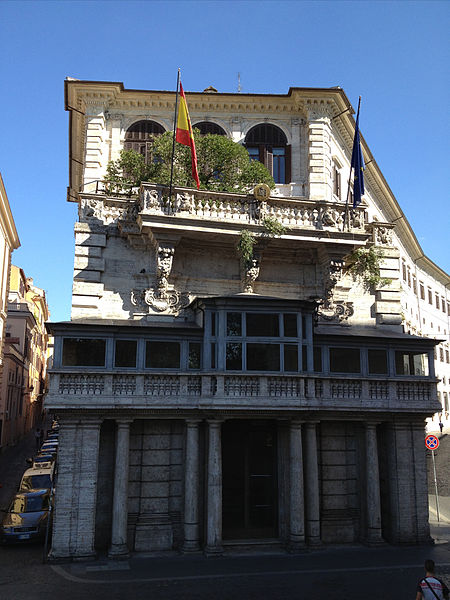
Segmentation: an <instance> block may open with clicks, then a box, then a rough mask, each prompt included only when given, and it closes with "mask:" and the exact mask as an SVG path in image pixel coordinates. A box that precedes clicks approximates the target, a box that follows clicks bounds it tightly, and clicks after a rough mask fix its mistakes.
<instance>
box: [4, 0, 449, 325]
mask: <svg viewBox="0 0 450 600" xmlns="http://www.w3.org/2000/svg"><path fill="white" fill-rule="evenodd" d="M449 17H450V3H449V2H436V1H430V0H429V1H427V2H408V1H401V2H384V1H378V2H370V1H361V2H341V1H334V2H327V1H322V2H320V1H314V2H295V1H293V2H283V1H278V2H272V1H270V0H268V1H266V2H264V1H254V2H253V1H250V2H241V1H239V0H235V1H231V2H229V1H226V0H222V1H221V2H209V1H203V2H202V1H198V2H190V1H185V2H176V1H172V2H150V1H149V2H133V1H128V2H113V1H105V2H97V1H95V0H93V1H88V2H85V1H78V2H71V1H59V2H39V1H34V2H22V1H20V0H16V1H13V2H9V1H5V0H3V1H2V2H0V55H1V56H2V60H1V61H0V62H1V65H0V73H1V81H2V91H1V93H0V118H1V142H0V171H1V172H2V175H3V179H4V182H5V186H6V190H7V193H8V197H9V201H10V204H11V207H12V211H13V215H14V218H15V222H16V226H17V229H18V232H19V236H20V240H21V243H22V246H21V248H20V249H19V250H18V251H16V252H15V253H14V254H13V262H14V264H17V265H19V266H21V267H22V268H23V269H24V270H25V272H26V274H27V275H28V276H32V277H34V281H35V284H36V285H38V286H40V287H43V288H44V289H45V290H46V291H47V294H48V300H49V304H50V310H51V313H52V316H51V318H52V320H54V321H57V320H66V319H68V318H69V315H70V295H71V285H72V267H73V249H74V241H73V224H74V222H75V221H76V218H77V214H76V205H74V204H69V203H67V202H66V187H67V185H68V147H67V134H68V113H66V112H65V111H64V102H63V81H64V78H65V77H66V76H67V75H68V76H71V77H75V78H78V79H88V80H89V79H90V80H104V81H123V82H124V84H125V87H128V88H138V89H174V88H175V84H176V73H177V68H178V67H180V68H181V69H182V78H183V85H184V87H185V89H186V91H187V92H189V90H192V91H201V90H203V89H204V88H206V87H207V86H208V85H214V86H215V87H216V88H217V89H218V90H219V91H221V92H230V91H237V74H238V72H240V73H241V85H242V91H243V92H247V93H252V92H259V93H271V92H273V93H287V91H288V89H289V87H290V86H299V87H303V86H304V87H308V86H311V87H314V86H317V87H329V86H334V85H339V86H341V87H343V88H344V90H345V92H346V93H347V96H348V97H349V99H350V101H351V102H352V103H353V105H354V106H356V105H357V98H358V96H359V95H361V96H362V109H361V117H360V126H361V131H362V133H363V135H364V137H365V139H366V141H367V143H368V144H369V147H370V148H371V151H372V153H373V154H374V156H375V158H376V160H377V162H378V165H379V166H380V168H381V170H382V171H383V173H384V175H385V177H386V179H387V181H388V183H389V185H390V187H391V189H392V191H393V192H394V194H395V196H396V197H397V200H398V202H399V203H400V205H401V207H402V209H403V211H404V212H405V214H406V216H407V218H408V220H409V222H410V224H411V225H412V227H413V229H414V231H415V233H416V236H417V238H418V240H419V242H420V244H421V245H422V248H423V250H424V252H425V254H426V255H427V256H429V257H430V258H431V259H432V260H433V261H435V262H436V263H437V264H438V265H439V266H440V267H442V268H443V269H445V270H446V271H447V272H448V271H449V270H450V256H449V251H448V241H447V240H448V234H449V224H450V223H449V211H448V189H447V185H448V179H449V178H448V174H449V161H448V139H449V133H450V132H449V120H448V97H449V80H448V65H449V64H450V60H449V59H450V56H449V55H450V51H449V48H450V46H449V43H448V31H449V30H450V18H449ZM7 57H9V60H6V58H7Z"/></svg>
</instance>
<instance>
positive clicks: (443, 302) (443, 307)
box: [441, 298, 445, 314]
mask: <svg viewBox="0 0 450 600" xmlns="http://www.w3.org/2000/svg"><path fill="white" fill-rule="evenodd" d="M441 310H442V312H443V313H444V314H445V299H444V298H441Z"/></svg>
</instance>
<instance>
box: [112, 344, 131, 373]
mask: <svg viewBox="0 0 450 600" xmlns="http://www.w3.org/2000/svg"><path fill="white" fill-rule="evenodd" d="M136 350H137V342H136V340H116V353H115V357H114V366H115V367H135V366H136Z"/></svg>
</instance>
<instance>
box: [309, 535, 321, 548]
mask: <svg viewBox="0 0 450 600" xmlns="http://www.w3.org/2000/svg"><path fill="white" fill-rule="evenodd" d="M306 544H307V546H308V547H309V548H319V547H320V546H323V542H322V540H321V539H320V537H311V538H307V540H306Z"/></svg>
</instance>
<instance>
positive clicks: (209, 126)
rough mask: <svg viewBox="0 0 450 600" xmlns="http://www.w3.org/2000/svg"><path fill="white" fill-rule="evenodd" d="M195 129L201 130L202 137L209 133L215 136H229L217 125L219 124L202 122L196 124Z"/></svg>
mask: <svg viewBox="0 0 450 600" xmlns="http://www.w3.org/2000/svg"><path fill="white" fill-rule="evenodd" d="M193 128H194V129H199V130H200V133H201V134H202V135H206V134H207V133H212V134H214V135H227V134H226V131H225V130H224V129H222V127H221V126H220V125H217V123H211V121H201V122H200V123H195V125H193Z"/></svg>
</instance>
